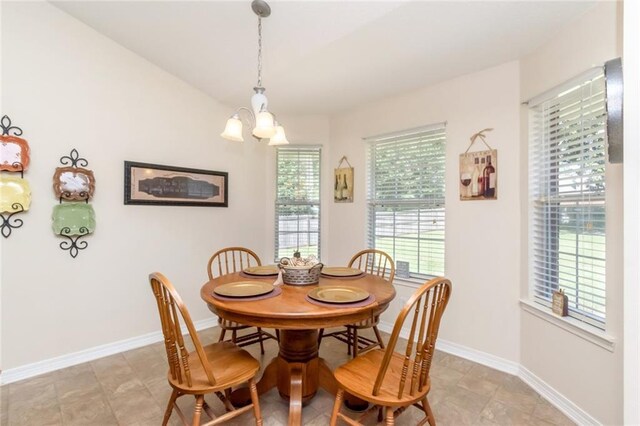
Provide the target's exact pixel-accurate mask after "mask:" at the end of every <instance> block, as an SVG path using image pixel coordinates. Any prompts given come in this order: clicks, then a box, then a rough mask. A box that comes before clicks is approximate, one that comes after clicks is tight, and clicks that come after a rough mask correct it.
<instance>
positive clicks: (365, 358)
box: [331, 277, 451, 426]
mask: <svg viewBox="0 0 640 426" xmlns="http://www.w3.org/2000/svg"><path fill="white" fill-rule="evenodd" d="M450 295H451V281H449V280H448V279H445V278H442V277H437V278H434V279H432V280H430V281H427V282H426V283H424V284H423V285H422V287H420V288H419V289H418V290H417V291H416V292H415V293H414V294H413V296H411V298H410V299H409V300H408V301H407V303H406V304H405V306H404V308H403V309H402V311H400V314H399V315H398V318H397V319H396V322H395V325H394V327H393V332H392V333H391V337H390V339H389V345H388V346H387V348H386V350H382V349H375V350H372V351H369V352H366V353H364V354H362V355H360V356H358V357H357V358H354V359H352V360H351V361H349V362H347V363H346V364H344V365H342V366H340V367H338V368H337V369H336V370H335V372H334V375H335V378H336V380H337V381H338V386H339V389H338V392H337V394H336V399H335V402H334V405H333V411H332V413H331V425H332V426H333V425H335V424H336V421H337V419H338V418H340V419H342V420H344V421H345V422H347V423H349V424H351V425H359V424H361V423H360V422H361V421H362V420H363V419H364V418H365V417H366V416H368V415H370V414H371V413H373V412H375V411H376V410H380V411H379V413H380V414H379V416H378V420H382V419H381V417H382V416H381V413H382V409H383V408H384V409H385V410H386V414H385V418H386V425H387V426H389V425H393V424H394V421H395V420H394V419H395V417H397V416H398V415H399V414H401V413H402V412H403V411H404V410H406V409H407V408H408V407H410V406H412V405H415V406H416V407H418V408H419V409H420V410H422V411H424V413H425V418H424V419H423V420H422V421H421V422H420V423H419V425H424V424H426V423H427V422H428V423H429V425H430V426H434V425H435V424H436V420H435V417H434V416H433V411H432V410H431V407H430V406H429V402H428V401H427V394H428V393H429V390H430V388H431V380H430V379H429V370H430V368H431V362H432V360H433V354H434V351H435V346H436V339H437V338H438V329H439V327H440V319H441V318H442V314H443V313H444V309H445V308H446V306H447V302H448V301H449V296H450ZM407 319H408V320H409V321H408V323H409V324H410V332H409V338H408V339H407V347H406V349H405V350H404V353H399V352H395V347H396V344H397V343H398V338H399V336H400V332H401V331H402V327H403V325H404V324H405V321H406V320H407ZM374 372H375V373H376V374H374ZM345 392H348V393H350V394H351V395H355V396H356V397H358V398H361V399H363V400H365V401H368V402H369V403H371V404H373V406H372V407H371V408H370V409H369V410H367V411H366V412H365V413H364V414H363V415H362V416H361V417H360V418H359V419H358V421H355V420H352V419H351V418H349V417H346V416H345V415H343V414H342V413H341V412H340V407H341V405H342V400H343V397H344V393H345Z"/></svg>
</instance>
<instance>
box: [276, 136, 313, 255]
mask: <svg viewBox="0 0 640 426" xmlns="http://www.w3.org/2000/svg"><path fill="white" fill-rule="evenodd" d="M276 157H277V159H276V164H277V165H276V175H277V177H276V215H275V216H276V224H275V228H276V237H275V254H276V260H278V259H280V258H281V257H285V256H286V257H291V256H293V253H294V252H295V251H296V250H298V251H300V253H301V254H302V256H303V257H306V256H308V255H310V254H313V255H316V256H317V257H318V258H320V147H313V146H312V147H303V146H298V147H283V148H278V149H277V154H276Z"/></svg>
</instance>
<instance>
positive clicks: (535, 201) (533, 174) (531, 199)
mask: <svg viewBox="0 0 640 426" xmlns="http://www.w3.org/2000/svg"><path fill="white" fill-rule="evenodd" d="M600 78H602V79H604V70H603V68H602V67H595V68H592V69H589V70H587V71H586V72H584V73H582V74H580V75H579V76H577V77H575V78H573V79H571V80H569V81H567V82H565V83H563V84H561V85H559V86H557V87H555V88H553V89H551V90H548V91H546V92H544V93H543V94H541V95H539V96H536V97H535V98H533V99H531V100H530V101H529V102H528V115H529V118H528V134H529V137H528V152H529V155H528V164H527V167H528V170H529V173H528V178H529V188H528V195H527V203H528V204H527V214H528V226H527V238H528V250H529V256H528V257H529V261H528V268H529V269H528V283H527V286H528V299H529V301H530V303H531V304H532V306H540V307H544V308H548V309H550V308H551V305H552V302H551V297H549V298H545V297H544V296H543V295H540V294H538V293H539V292H540V288H539V287H543V285H542V284H540V285H538V284H537V278H536V268H540V267H541V263H544V262H541V261H540V260H537V259H536V256H535V255H534V254H535V253H536V246H537V244H536V240H543V241H547V240H553V239H554V237H553V234H554V233H555V234H556V235H557V236H556V237H555V245H556V246H557V247H556V249H555V251H556V252H557V256H558V260H557V262H556V263H558V267H557V268H558V271H557V274H556V275H557V277H556V280H555V282H554V283H551V282H550V280H549V277H551V278H553V277H552V275H553V271H551V272H549V273H545V277H544V279H545V280H546V284H547V287H548V288H547V289H546V290H547V291H553V290H555V289H557V288H561V287H562V286H561V279H560V272H559V271H560V265H559V259H560V256H561V255H562V254H563V253H562V248H561V247H560V245H561V238H560V234H561V232H562V224H561V220H560V219H561V217H560V216H561V215H562V212H561V207H560V206H561V205H562V204H563V203H565V204H567V203H573V204H574V208H575V209H576V210H577V209H579V208H580V207H581V206H588V207H587V208H589V207H590V206H594V207H595V208H597V207H598V206H599V205H600V206H601V209H602V210H603V212H604V213H603V215H604V216H603V219H602V226H603V228H604V232H603V235H604V237H603V241H604V242H603V243H602V244H603V249H602V250H601V251H602V257H601V258H595V259H596V260H599V261H601V262H602V265H603V268H604V274H603V279H602V283H603V285H604V290H602V291H603V292H604V296H599V297H601V298H602V299H603V302H602V303H601V304H600V305H601V306H603V313H602V318H600V317H599V316H598V315H595V314H592V313H590V312H588V311H585V310H582V309H580V305H582V304H583V303H585V301H587V302H588V300H587V299H585V298H580V296H579V294H577V295H576V298H575V300H577V303H576V304H577V305H578V306H576V307H572V306H570V307H569V315H568V318H569V321H572V322H576V323H581V324H584V325H585V326H586V327H588V328H593V329H597V330H598V331H599V332H600V331H602V332H603V331H605V330H606V326H607V309H606V302H607V297H608V292H607V287H608V286H607V267H606V265H607V223H606V216H607V215H606V209H607V204H608V203H607V198H608V197H607V189H606V170H607V168H608V164H607V163H608V155H607V115H606V108H605V111H604V116H603V117H602V118H601V119H599V120H598V123H599V126H601V127H602V129H603V130H604V133H603V141H602V144H601V145H602V146H601V150H598V151H597V152H596V153H597V154H601V155H602V156H603V165H602V167H603V169H604V172H603V175H602V183H603V185H604V189H603V190H602V191H601V194H598V193H597V192H594V194H595V195H594V196H593V197H592V196H591V194H592V193H591V192H588V191H586V192H581V193H580V197H578V196H571V195H569V196H567V195H563V194H561V193H560V191H559V190H558V189H557V188H558V187H559V186H560V184H561V183H564V182H563V181H561V179H560V178H559V177H556V178H555V181H554V182H552V181H553V180H554V179H553V178H552V177H551V176H552V170H555V173H556V174H560V173H561V172H560V171H559V167H560V166H559V165H558V164H557V161H558V159H559V158H561V157H560V155H559V154H558V151H555V152H553V146H552V145H549V141H544V140H541V138H544V135H541V137H540V138H538V139H536V137H535V135H534V132H535V130H534V129H536V126H538V127H544V126H545V125H546V124H547V123H546V122H544V120H543V119H541V120H540V121H536V120H537V119H536V117H535V114H536V112H535V111H534V109H536V108H542V105H543V104H544V103H546V102H550V101H553V100H555V99H560V98H561V97H562V96H564V95H567V94H570V93H571V91H572V90H575V89H576V88H578V87H579V88H583V87H585V86H587V85H590V84H593V81H594V80H596V79H600ZM579 98H580V102H581V103H582V102H585V96H584V94H583V95H581V96H580V97H579ZM558 102H559V103H562V102H563V101H558ZM598 102H601V103H602V105H606V93H604V95H603V98H602V99H601V100H599V101H598ZM537 113H538V114H540V112H537ZM560 129H564V128H562V127H561V128H560ZM580 133H586V135H580V139H581V144H580V145H581V146H582V145H584V142H583V141H585V140H587V136H590V135H591V133H588V132H584V130H581V132H580ZM541 146H545V147H548V150H547V151H545V153H544V154H539V153H538V152H537V151H536V150H537V149H540V147H541ZM536 155H537V157H536ZM542 155H545V156H546V158H548V159H549V161H547V162H546V163H545V164H544V165H542V166H540V165H537V166H534V165H533V164H532V162H533V161H534V158H537V159H539V158H541V157H542ZM546 158H545V159H546ZM588 158H589V159H590V160H591V161H593V160H592V158H595V155H593V154H590V156H589V157H588ZM553 161H556V163H553ZM584 163H585V161H582V166H583V167H582V168H581V169H580V170H593V169H594V167H593V166H591V167H588V168H587V167H584ZM554 164H555V166H554ZM543 170H544V171H546V172H547V173H546V174H543V173H542V171H543ZM536 179H537V180H538V181H537V180H536ZM540 180H545V181H546V183H547V184H548V185H549V186H553V187H554V188H555V194H556V195H554V196H553V197H552V196H548V199H546V200H545V199H544V195H545V194H543V195H542V196H540V194H539V192H544V191H539V187H540V185H541V184H540V182H539V181H540ZM536 185H538V187H536ZM584 194H587V196H588V198H587V199H586V200H585V198H584V197H585V195H584ZM581 203H582V204H581ZM552 204H553V205H557V206H558V207H557V210H558V212H557V216H558V217H557V224H556V225H555V226H552V225H548V224H547V223H546V222H545V223H544V228H543V225H537V226H538V228H539V229H540V228H543V229H544V230H545V232H544V234H542V235H536V233H539V231H536V230H534V227H535V226H536V224H535V222H536V220H537V219H539V218H540V213H538V210H540V209H544V206H551V205H552ZM567 205H568V204H567ZM541 206H542V207H541ZM569 208H570V207H569ZM550 209H551V208H550V207H547V210H550ZM589 214H590V212H589ZM577 218H578V219H575V220H576V221H578V220H584V213H581V215H580V216H577ZM550 228H553V229H551V230H550V231H549V229H550ZM550 235H551V237H550ZM584 235H589V234H588V233H576V253H575V255H574V257H575V265H579V264H580V262H579V261H580V260H581V258H582V257H585V256H584V255H582V254H580V250H579V245H580V241H579V240H580V237H581V236H584ZM539 244H540V243H538V245H539ZM550 244H553V242H551V243H550ZM553 250H554V249H553V248H550V249H545V253H544V255H545V256H549V255H550V254H552V253H549V251H553ZM564 254H567V253H564ZM586 257H588V256H586ZM545 259H546V258H545ZM545 262H546V263H549V262H548V261H546V260H545ZM543 266H544V265H543ZM564 267H566V266H564ZM571 271H572V273H573V275H574V277H575V279H576V289H577V290H576V291H577V292H579V291H580V289H579V286H580V284H579V283H578V280H579V279H580V275H579V274H580V273H581V272H585V271H586V269H585V268H584V267H582V268H581V267H579V266H576V267H575V268H574V269H572V270H571ZM549 285H554V286H553V288H551V287H549ZM569 297H571V295H569ZM581 301H582V302H581Z"/></svg>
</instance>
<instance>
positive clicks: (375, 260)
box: [349, 249, 396, 282]
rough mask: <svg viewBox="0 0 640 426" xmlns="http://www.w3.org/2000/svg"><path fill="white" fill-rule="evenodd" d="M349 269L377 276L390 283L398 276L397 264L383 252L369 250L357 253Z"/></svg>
mask: <svg viewBox="0 0 640 426" xmlns="http://www.w3.org/2000/svg"><path fill="white" fill-rule="evenodd" d="M349 267H350V268H357V269H360V270H361V271H364V272H366V273H369V274H372V275H377V276H379V277H382V278H384V279H386V280H388V281H390V282H393V277H394V276H395V275H396V264H395V263H394V262H393V259H392V258H391V256H389V255H388V254H387V253H385V252H383V251H382V250H376V249H367V250H362V251H361V252H358V253H356V254H355V255H354V256H353V257H352V258H351V261H350V262H349Z"/></svg>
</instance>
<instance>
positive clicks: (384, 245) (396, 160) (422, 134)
mask: <svg viewBox="0 0 640 426" xmlns="http://www.w3.org/2000/svg"><path fill="white" fill-rule="evenodd" d="M367 141H368V142H369V143H370V144H369V146H368V156H367V157H368V158H367V160H368V181H367V186H368V200H367V203H368V244H369V247H373V248H377V249H380V250H384V251H385V252H387V253H389V254H390V255H391V257H393V259H394V260H395V261H396V263H397V262H398V261H404V262H409V272H410V275H411V276H413V277H417V278H423V277H427V276H435V275H444V230H445V209H444V198H445V192H444V190H445V173H444V171H445V126H444V124H438V125H435V126H430V127H426V128H422V129H415V130H410V131H405V132H399V133H396V134H393V135H386V136H379V137H373V138H368V139H367Z"/></svg>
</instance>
